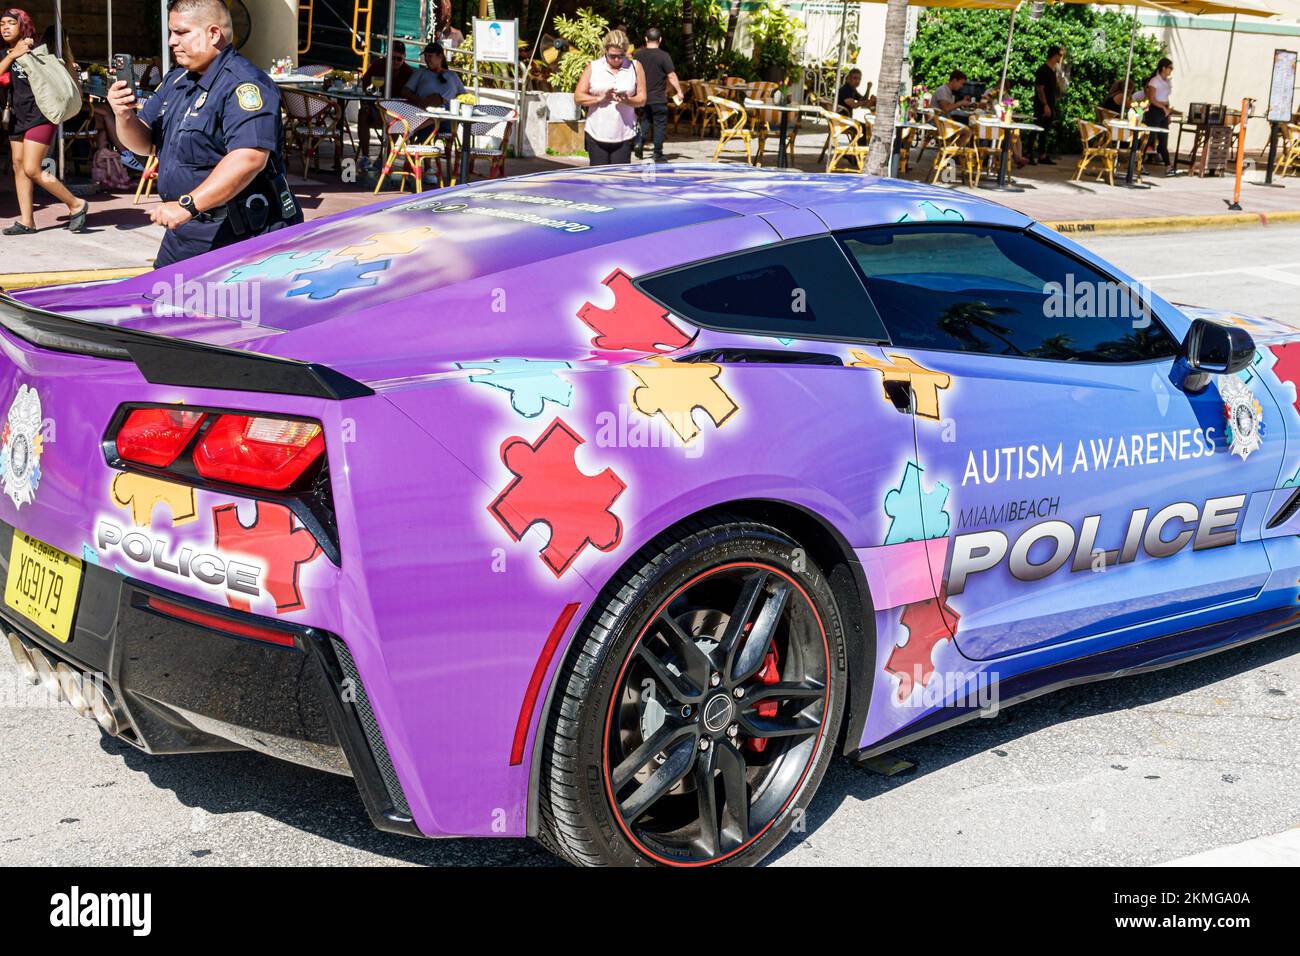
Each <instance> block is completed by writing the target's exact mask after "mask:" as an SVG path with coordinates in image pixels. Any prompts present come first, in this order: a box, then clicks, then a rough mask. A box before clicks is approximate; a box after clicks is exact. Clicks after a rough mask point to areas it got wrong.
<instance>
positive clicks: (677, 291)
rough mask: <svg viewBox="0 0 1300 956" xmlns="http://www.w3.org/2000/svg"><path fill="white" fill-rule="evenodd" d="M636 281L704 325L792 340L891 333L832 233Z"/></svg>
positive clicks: (869, 338)
mask: <svg viewBox="0 0 1300 956" xmlns="http://www.w3.org/2000/svg"><path fill="white" fill-rule="evenodd" d="M637 285H638V286H640V287H641V289H642V290H643V291H644V292H645V293H646V294H647V295H649V296H651V297H652V298H654V299H656V300H658V301H659V302H661V303H663V304H664V305H665V306H667V307H668V308H669V309H670V310H671V311H673V312H675V313H677V314H678V315H680V316H682V317H683V318H686V319H690V320H691V321H692V322H695V323H696V324H698V325H702V326H704V327H706V328H713V329H723V330H726V331H728V332H755V333H759V334H765V335H778V336H790V337H791V338H822V339H826V338H830V339H852V340H867V341H873V342H879V341H883V340H884V339H885V338H886V335H885V330H884V326H883V324H882V323H881V321H880V317H879V316H878V315H877V314H876V311H875V309H874V308H872V306H871V301H870V299H868V298H867V294H866V292H865V291H864V290H863V288H862V281H861V280H860V279H859V278H858V276H857V273H856V272H855V271H854V268H853V266H852V264H850V263H849V261H848V259H846V258H845V256H844V252H843V251H842V250H841V249H840V247H839V245H838V244H837V243H836V242H835V240H834V239H832V238H831V237H829V236H821V237H818V238H816V239H800V240H797V241H795V242H783V243H779V244H777V245H772V246H764V247H763V248H761V249H755V250H751V251H749V252H742V253H739V254H737V255H730V256H724V257H722V258H720V259H711V260H709V261H707V262H702V263H695V264H694V265H689V266H685V267H683V268H680V269H673V270H671V271H669V272H661V273H659V274H658V275H653V276H649V277H647V278H644V279H641V280H639V281H638V282H637Z"/></svg>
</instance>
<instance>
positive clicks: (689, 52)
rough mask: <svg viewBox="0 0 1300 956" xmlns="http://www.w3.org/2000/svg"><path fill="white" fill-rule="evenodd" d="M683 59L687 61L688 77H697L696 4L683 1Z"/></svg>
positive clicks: (686, 0) (687, 0)
mask: <svg viewBox="0 0 1300 956" xmlns="http://www.w3.org/2000/svg"><path fill="white" fill-rule="evenodd" d="M682 57H683V58H684V59H685V60H686V76H687V78H688V79H689V78H690V77H693V76H694V75H695V4H694V2H692V0H682Z"/></svg>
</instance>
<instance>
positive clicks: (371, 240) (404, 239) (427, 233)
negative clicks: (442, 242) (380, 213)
mask: <svg viewBox="0 0 1300 956" xmlns="http://www.w3.org/2000/svg"><path fill="white" fill-rule="evenodd" d="M437 234H438V233H437V230H435V229H434V228H433V227H432V226H414V227H412V228H410V229H398V230H396V231H394V232H377V233H375V234H374V235H373V236H367V237H366V239H365V241H364V242H358V243H357V244H356V245H355V246H348V247H347V248H346V249H340V250H339V251H338V252H337V253H335V255H337V256H339V257H340V258H347V257H349V256H355V257H356V260H357V262H370V261H372V260H375V259H387V258H388V257H389V256H404V255H406V254H407V253H410V252H414V251H415V250H416V249H418V248H420V246H421V245H422V244H423V243H425V242H427V241H428V240H430V239H432V238H433V237H434V236H436V235H437Z"/></svg>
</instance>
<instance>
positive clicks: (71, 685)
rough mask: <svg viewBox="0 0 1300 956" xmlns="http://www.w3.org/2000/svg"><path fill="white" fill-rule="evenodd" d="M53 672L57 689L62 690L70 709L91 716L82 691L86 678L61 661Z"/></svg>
mask: <svg viewBox="0 0 1300 956" xmlns="http://www.w3.org/2000/svg"><path fill="white" fill-rule="evenodd" d="M54 673H55V674H56V675H57V677H58V679H59V689H60V690H61V691H63V696H64V698H66V700H67V701H68V703H69V704H71V705H72V709H73V710H75V711H76V712H77V713H78V714H79V715H80V716H82V717H93V716H94V712H93V710H92V708H91V705H90V701H89V700H87V699H86V695H85V693H84V692H83V691H84V687H85V684H86V681H87V678H86V677H85V676H84V675H82V674H81V672H80V671H76V670H73V669H72V668H71V667H69V666H68V665H67V664H65V663H63V662H62V661H60V662H59V664H58V666H56V667H55V668H54Z"/></svg>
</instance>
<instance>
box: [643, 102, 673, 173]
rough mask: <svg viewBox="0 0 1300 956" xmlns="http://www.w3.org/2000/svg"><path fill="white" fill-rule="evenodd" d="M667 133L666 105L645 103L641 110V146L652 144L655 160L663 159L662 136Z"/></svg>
mask: <svg viewBox="0 0 1300 956" xmlns="http://www.w3.org/2000/svg"><path fill="white" fill-rule="evenodd" d="M667 132H668V104H667V103H647V104H646V105H645V106H644V107H642V109H641V144H642V147H643V148H644V144H645V141H646V140H650V141H651V142H653V143H654V147H655V153H654V158H655V159H663V158H664V135H665V134H666V133H667Z"/></svg>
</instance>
